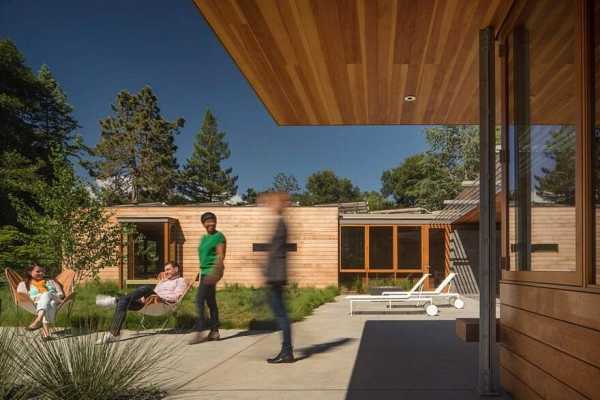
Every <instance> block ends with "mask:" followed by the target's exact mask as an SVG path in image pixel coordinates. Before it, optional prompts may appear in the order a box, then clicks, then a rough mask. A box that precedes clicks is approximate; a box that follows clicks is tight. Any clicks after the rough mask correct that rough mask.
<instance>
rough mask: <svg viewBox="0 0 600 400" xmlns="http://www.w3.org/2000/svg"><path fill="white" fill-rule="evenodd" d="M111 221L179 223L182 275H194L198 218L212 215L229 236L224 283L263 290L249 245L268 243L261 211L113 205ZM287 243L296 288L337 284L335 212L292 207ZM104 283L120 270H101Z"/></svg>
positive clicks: (268, 226)
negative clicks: (136, 219)
mask: <svg viewBox="0 0 600 400" xmlns="http://www.w3.org/2000/svg"><path fill="white" fill-rule="evenodd" d="M111 211H112V212H113V213H114V215H115V217H170V218H175V219H177V220H178V221H179V224H180V227H181V230H182V232H183V236H184V243H183V271H184V276H185V277H190V278H192V277H194V276H195V274H196V273H197V272H198V267H199V263H198V251H197V249H198V243H199V241H200V238H201V237H202V235H203V234H204V233H205V230H204V227H203V226H202V224H201V223H200V215H201V214H202V213H204V212H206V211H211V212H214V213H215V214H216V215H217V218H218V225H217V229H218V230H220V231H221V232H223V234H224V235H225V236H226V238H227V256H226V258H225V275H224V277H223V280H222V281H221V283H222V284H233V283H237V284H242V285H247V286H249V285H254V286H261V285H262V284H263V278H262V267H263V264H264V261H265V257H266V253H265V252H253V250H252V244H253V243H268V242H269V240H270V237H271V234H272V230H273V224H274V221H275V219H274V217H273V216H272V215H271V213H270V212H269V210H267V209H264V208H261V207H216V208H204V207H202V208H201V207H117V208H113V209H111ZM287 222H288V227H289V238H288V242H289V243H296V244H297V251H296V252H290V253H288V257H289V258H288V261H289V264H288V265H289V271H288V272H289V279H290V282H296V283H298V284H299V285H300V286H315V287H325V286H328V285H337V284H338V210H337V208H333V207H332V208H328V207H327V208H326V207H318V208H316V207H314V208H312V207H293V208H289V209H288V212H287ZM100 277H101V278H102V279H110V280H118V279H119V268H118V267H108V268H105V269H104V270H102V272H101V274H100Z"/></svg>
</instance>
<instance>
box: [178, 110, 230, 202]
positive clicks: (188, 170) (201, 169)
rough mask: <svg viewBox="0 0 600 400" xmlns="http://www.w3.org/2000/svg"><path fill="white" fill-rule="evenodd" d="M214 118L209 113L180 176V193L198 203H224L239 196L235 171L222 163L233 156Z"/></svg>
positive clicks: (208, 111) (205, 116) (207, 112)
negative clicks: (232, 197)
mask: <svg viewBox="0 0 600 400" xmlns="http://www.w3.org/2000/svg"><path fill="white" fill-rule="evenodd" d="M224 139H225V132H220V131H219V129H218V126H217V120H216V118H215V116H214V115H213V114H212V113H211V112H210V110H207V111H206V114H205V115H204V122H203V124H202V128H201V129H200V131H199V132H198V134H197V136H196V143H195V144H194V152H193V154H192V156H191V157H190V158H189V159H188V160H187V161H186V164H185V167H184V168H183V171H182V173H181V176H180V184H179V192H180V193H181V194H182V195H184V196H185V197H186V198H188V199H189V200H192V201H196V202H216V201H225V200H227V199H229V198H230V197H231V196H233V195H235V194H236V192H237V184H236V183H237V179H238V177H237V176H235V175H233V170H232V168H225V169H223V167H222V166H221V163H222V162H223V161H224V160H226V159H228V158H229V156H230V155H231V152H230V150H229V144H228V143H227V142H226V141H225V140H224Z"/></svg>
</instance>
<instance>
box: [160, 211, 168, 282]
mask: <svg viewBox="0 0 600 400" xmlns="http://www.w3.org/2000/svg"><path fill="white" fill-rule="evenodd" d="M169 233H170V229H169V223H168V222H165V223H163V262H162V265H160V266H159V268H160V270H161V271H162V268H163V266H164V265H165V264H166V263H168V262H169V261H171V260H169V256H170V254H169Z"/></svg>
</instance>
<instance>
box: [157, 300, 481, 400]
mask: <svg viewBox="0 0 600 400" xmlns="http://www.w3.org/2000/svg"><path fill="white" fill-rule="evenodd" d="M375 306H376V307H372V305H370V306H369V307H365V308H367V309H365V310H363V312H362V313H359V314H355V315H353V316H350V315H349V306H348V303H347V301H344V300H343V298H342V297H340V298H338V299H337V301H336V302H335V303H330V304H326V305H324V306H322V307H320V308H319V309H317V310H315V313H314V314H313V315H312V316H310V317H309V318H307V319H306V320H305V321H302V322H299V323H296V324H294V326H293V335H294V338H293V339H294V345H295V350H296V356H297V357H299V358H300V360H299V361H297V362H296V363H294V364H285V365H270V364H267V363H266V362H265V360H266V358H268V357H271V356H273V355H274V354H275V353H277V351H278V350H279V347H280V336H279V333H261V334H257V335H254V334H252V335H249V336H244V335H243V334H240V332H239V331H227V332H223V333H222V336H223V337H228V336H232V338H230V339H228V340H223V341H220V342H211V343H204V344H200V345H197V346H187V347H188V348H189V349H186V350H185V354H184V356H183V357H182V358H181V360H180V365H178V367H177V371H180V373H181V376H180V377H178V379H177V381H176V384H175V385H172V389H173V390H172V395H171V397H170V398H173V399H291V400H293V399H300V398H302V399H306V398H310V399H311V400H317V399H324V400H329V399H332V400H333V399H336V400H337V399H345V400H362V399H367V398H369V399H373V398H377V399H392V398H393V399H404V398H406V399H424V400H428V399H432V400H433V399H436V400H438V399H439V398H440V397H443V398H444V399H471V398H472V399H476V398H477V399H478V398H479V396H478V395H477V393H476V392H475V385H476V382H477V344H473V343H464V342H462V341H460V339H458V338H457V337H456V335H455V333H454V319H456V318H457V317H467V318H468V317H477V315H478V303H477V301H475V300H473V299H466V304H465V308H464V309H462V310H457V309H455V308H453V307H450V308H448V307H443V308H441V309H440V315H439V316H437V317H429V316H427V315H425V314H424V313H423V312H417V313H415V312H414V309H410V308H403V307H400V308H396V307H394V308H393V309H392V310H391V311H392V312H385V311H386V310H385V307H383V308H382V305H381V304H376V305H375ZM382 311H384V312H382ZM388 311H389V310H388ZM165 336H168V335H165Z"/></svg>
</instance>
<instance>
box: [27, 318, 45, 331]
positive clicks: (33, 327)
mask: <svg viewBox="0 0 600 400" xmlns="http://www.w3.org/2000/svg"><path fill="white" fill-rule="evenodd" d="M42 326H43V322H42V321H41V320H40V321H37V322H33V323H32V324H31V325H29V326H28V327H27V328H25V329H27V330H28V331H37V330H38V329H40V328H41V327H42Z"/></svg>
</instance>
